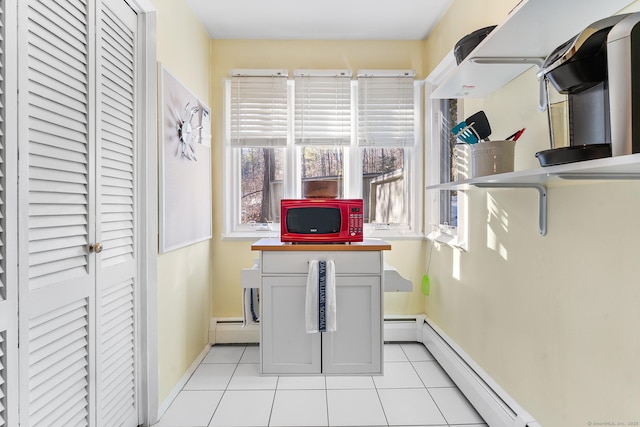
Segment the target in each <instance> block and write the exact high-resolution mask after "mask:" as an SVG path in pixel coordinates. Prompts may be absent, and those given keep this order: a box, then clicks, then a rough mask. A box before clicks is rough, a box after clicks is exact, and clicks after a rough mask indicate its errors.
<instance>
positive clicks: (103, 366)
mask: <svg viewBox="0 0 640 427" xmlns="http://www.w3.org/2000/svg"><path fill="white" fill-rule="evenodd" d="M98 17H99V20H98V23H97V25H98V28H99V31H98V34H99V35H100V36H99V38H98V40H97V43H98V46H99V49H98V68H97V69H98V105H99V108H98V138H97V143H98V150H99V151H98V153H99V155H98V158H97V162H98V165H97V166H98V177H97V181H98V182H97V185H98V187H97V188H98V192H99V194H100V196H99V204H98V206H97V209H96V210H97V215H98V216H97V223H96V227H97V232H98V236H99V239H100V242H101V243H102V246H103V248H104V249H103V251H102V252H101V253H100V254H97V257H96V261H97V271H98V273H97V284H98V287H97V298H98V300H97V301H98V307H97V319H96V321H97V323H96V327H97V331H98V334H97V358H98V364H97V380H98V381H97V387H98V389H97V405H98V406H97V410H98V425H100V426H125V427H126V426H136V425H138V423H137V420H138V417H137V404H136V372H137V371H136V351H135V350H136V346H135V342H136V334H135V330H136V328H135V325H136V318H135V310H134V307H135V301H136V292H135V285H136V253H135V251H134V248H135V246H134V235H135V233H134V231H135V225H136V224H135V216H134V214H135V208H136V203H135V191H134V183H135V181H134V177H135V172H136V171H135V141H136V138H135V130H136V126H135V120H134V118H135V114H134V112H135V92H134V87H135V85H134V83H135V52H136V49H135V46H136V20H137V16H136V14H135V13H134V12H133V11H132V10H131V8H129V7H128V6H127V4H126V3H125V2H124V1H123V0H110V1H105V2H104V3H103V5H102V8H101V10H100V11H98Z"/></svg>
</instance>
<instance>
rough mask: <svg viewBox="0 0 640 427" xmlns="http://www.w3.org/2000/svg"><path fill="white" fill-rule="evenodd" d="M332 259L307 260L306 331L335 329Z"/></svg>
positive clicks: (334, 291) (333, 265)
mask: <svg viewBox="0 0 640 427" xmlns="http://www.w3.org/2000/svg"><path fill="white" fill-rule="evenodd" d="M335 270H336V268H335V264H334V262H333V260H327V261H317V260H311V261H309V272H308V274H307V295H306V301H305V323H306V330H307V332H308V333H314V332H334V331H335V330H336V274H335Z"/></svg>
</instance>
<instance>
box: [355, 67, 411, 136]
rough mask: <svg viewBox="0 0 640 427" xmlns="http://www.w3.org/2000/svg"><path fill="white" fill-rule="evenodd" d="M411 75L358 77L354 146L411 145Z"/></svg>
mask: <svg viewBox="0 0 640 427" xmlns="http://www.w3.org/2000/svg"><path fill="white" fill-rule="evenodd" d="M413 77H414V73H413V72H396V73H395V75H379V74H369V73H365V72H361V73H359V75H358V145H360V146H361V147H376V146H377V147H390V146H392V147H410V146H413V145H414V144H415V113H414V80H413Z"/></svg>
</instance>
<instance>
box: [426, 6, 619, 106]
mask: <svg viewBox="0 0 640 427" xmlns="http://www.w3.org/2000/svg"><path fill="white" fill-rule="evenodd" d="M630 3H631V1H630V0H608V1H602V0H562V1H557V0H524V1H522V2H520V3H518V5H517V6H516V7H515V8H514V9H513V10H512V11H511V12H510V13H509V16H508V17H507V19H506V20H505V21H504V22H502V23H501V24H499V25H498V26H497V27H496V28H495V29H494V30H493V31H492V32H491V33H490V34H489V35H488V36H487V38H485V39H484V40H483V41H482V42H481V43H480V44H479V45H478V46H477V47H476V48H475V49H474V50H473V51H472V52H471V53H470V54H469V56H468V57H467V58H466V59H465V60H464V61H462V62H461V63H460V64H459V65H458V66H457V67H456V69H455V70H454V71H452V72H451V74H449V75H448V76H447V77H446V78H445V80H444V82H443V83H442V84H441V85H440V86H439V87H438V89H437V90H436V91H435V92H434V93H433V95H432V97H433V98H466V97H470V98H484V97H486V96H488V95H490V94H491V93H493V92H494V91H495V90H497V89H499V88H501V87H502V86H504V85H505V84H507V83H508V82H509V81H511V80H512V79H514V78H515V77H517V76H519V75H520V74H522V73H523V72H524V71H526V70H528V69H529V68H531V67H532V66H533V65H534V64H536V60H542V59H544V58H546V56H547V55H548V54H550V53H551V51H552V50H553V49H555V48H556V47H557V46H559V45H560V44H562V43H563V42H565V41H567V40H569V39H570V38H571V37H573V36H575V35H576V34H578V33H579V32H580V31H582V30H583V29H584V27H586V26H587V25H589V24H591V23H592V22H595V21H597V20H599V19H602V18H606V17H607V16H610V15H612V14H614V13H616V12H618V11H619V10H620V9H622V8H624V7H625V6H627V5H628V4H630ZM452 48H453V46H452Z"/></svg>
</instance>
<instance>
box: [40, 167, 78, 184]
mask: <svg viewBox="0 0 640 427" xmlns="http://www.w3.org/2000/svg"><path fill="white" fill-rule="evenodd" d="M31 179H39V180H46V181H58V182H72V183H76V184H84V185H86V184H88V182H87V176H86V175H83V174H79V173H73V172H67V171H63V170H55V169H46V170H45V169H34V170H33V171H31Z"/></svg>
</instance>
